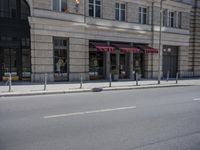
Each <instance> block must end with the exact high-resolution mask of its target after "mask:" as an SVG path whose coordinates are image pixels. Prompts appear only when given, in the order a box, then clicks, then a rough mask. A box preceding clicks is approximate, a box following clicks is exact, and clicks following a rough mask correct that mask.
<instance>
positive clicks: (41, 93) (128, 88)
mask: <svg viewBox="0 0 200 150" xmlns="http://www.w3.org/2000/svg"><path fill="white" fill-rule="evenodd" d="M183 86H195V85H189V84H187V85H184V84H182V85H179V84H178V85H177V84H172V85H161V86H132V87H106V88H105V87H104V88H99V89H101V90H100V91H120V90H134V89H135V90H137V89H138V90H139V89H150V88H167V87H183ZM100 91H99V92H100ZM86 92H87V93H88V92H95V91H93V89H79V90H66V91H40V92H27V93H25V92H24V93H23V92H22V93H5V94H0V98H1V97H16V96H37V95H55V94H71V93H86Z"/></svg>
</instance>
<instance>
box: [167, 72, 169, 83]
mask: <svg viewBox="0 0 200 150" xmlns="http://www.w3.org/2000/svg"><path fill="white" fill-rule="evenodd" d="M168 81H169V71H167V82H168Z"/></svg>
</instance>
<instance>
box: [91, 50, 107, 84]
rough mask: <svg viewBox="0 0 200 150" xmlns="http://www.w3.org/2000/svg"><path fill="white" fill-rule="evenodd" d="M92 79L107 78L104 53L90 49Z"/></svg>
mask: <svg viewBox="0 0 200 150" xmlns="http://www.w3.org/2000/svg"><path fill="white" fill-rule="evenodd" d="M89 62H90V79H91V80H98V79H104V78H105V69H104V68H105V66H104V53H103V52H96V51H90V56H89Z"/></svg>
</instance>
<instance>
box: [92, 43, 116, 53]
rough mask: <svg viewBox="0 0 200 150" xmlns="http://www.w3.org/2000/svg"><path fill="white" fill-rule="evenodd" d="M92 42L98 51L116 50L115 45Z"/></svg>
mask: <svg viewBox="0 0 200 150" xmlns="http://www.w3.org/2000/svg"><path fill="white" fill-rule="evenodd" d="M90 44H92V45H93V46H94V47H95V48H96V49H97V51H101V52H113V51H114V50H115V48H114V47H112V46H109V45H107V44H104V43H93V42H92V43H90Z"/></svg>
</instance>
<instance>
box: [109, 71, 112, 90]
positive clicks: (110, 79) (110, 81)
mask: <svg viewBox="0 0 200 150" xmlns="http://www.w3.org/2000/svg"><path fill="white" fill-rule="evenodd" d="M111 86H112V75H111V73H110V76H109V87H111Z"/></svg>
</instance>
